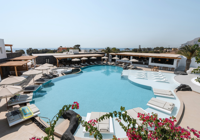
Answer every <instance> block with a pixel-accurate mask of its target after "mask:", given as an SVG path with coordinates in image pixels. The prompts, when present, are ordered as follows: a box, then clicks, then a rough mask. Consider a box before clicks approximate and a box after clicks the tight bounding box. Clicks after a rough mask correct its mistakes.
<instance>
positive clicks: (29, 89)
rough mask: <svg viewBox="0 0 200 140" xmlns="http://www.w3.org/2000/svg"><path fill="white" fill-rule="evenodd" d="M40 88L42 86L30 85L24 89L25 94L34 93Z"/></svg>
mask: <svg viewBox="0 0 200 140" xmlns="http://www.w3.org/2000/svg"><path fill="white" fill-rule="evenodd" d="M39 87H40V85H29V86H26V87H24V88H23V91H24V92H33V91H35V90H37V89H38V88H39Z"/></svg>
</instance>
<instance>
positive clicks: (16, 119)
mask: <svg viewBox="0 0 200 140" xmlns="http://www.w3.org/2000/svg"><path fill="white" fill-rule="evenodd" d="M25 107H29V108H30V111H29V110H27V109H25V108H24V107H21V108H20V109H21V111H20V109H18V110H14V111H11V112H8V113H7V114H6V117H7V120H8V124H9V126H10V127H11V126H13V125H16V124H18V123H21V122H23V121H25V120H28V119H30V118H32V117H35V116H37V115H38V114H40V110H39V109H38V108H37V107H36V106H35V105H34V104H31V105H28V106H25ZM23 109H25V110H26V111H23Z"/></svg>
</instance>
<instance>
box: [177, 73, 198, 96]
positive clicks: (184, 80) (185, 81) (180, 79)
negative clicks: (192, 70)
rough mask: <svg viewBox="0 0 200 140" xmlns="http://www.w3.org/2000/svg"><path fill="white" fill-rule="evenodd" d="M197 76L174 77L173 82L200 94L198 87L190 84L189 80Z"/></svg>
mask: <svg viewBox="0 0 200 140" xmlns="http://www.w3.org/2000/svg"><path fill="white" fill-rule="evenodd" d="M197 76H199V75H196V74H188V75H177V76H175V78H174V79H175V80H176V81H177V82H179V83H181V84H186V85H189V86H190V87H191V88H192V90H193V91H195V92H198V93H200V86H198V85H196V84H194V83H192V81H191V79H192V78H195V77H197Z"/></svg>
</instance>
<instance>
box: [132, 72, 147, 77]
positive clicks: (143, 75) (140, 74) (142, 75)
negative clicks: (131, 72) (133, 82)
mask: <svg viewBox="0 0 200 140" xmlns="http://www.w3.org/2000/svg"><path fill="white" fill-rule="evenodd" d="M135 78H137V79H147V73H146V72H143V71H141V72H137V73H136V77H135Z"/></svg>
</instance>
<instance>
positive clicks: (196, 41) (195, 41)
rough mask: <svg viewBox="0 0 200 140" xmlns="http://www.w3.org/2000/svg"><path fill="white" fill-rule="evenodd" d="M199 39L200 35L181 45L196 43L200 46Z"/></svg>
mask: <svg viewBox="0 0 200 140" xmlns="http://www.w3.org/2000/svg"><path fill="white" fill-rule="evenodd" d="M199 39H200V37H198V38H195V39H193V40H191V41H188V42H186V43H184V44H181V47H182V46H185V45H194V44H199V46H200V42H198V40H199Z"/></svg>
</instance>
